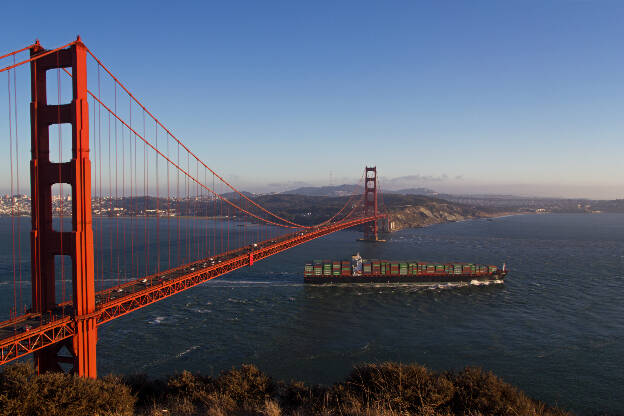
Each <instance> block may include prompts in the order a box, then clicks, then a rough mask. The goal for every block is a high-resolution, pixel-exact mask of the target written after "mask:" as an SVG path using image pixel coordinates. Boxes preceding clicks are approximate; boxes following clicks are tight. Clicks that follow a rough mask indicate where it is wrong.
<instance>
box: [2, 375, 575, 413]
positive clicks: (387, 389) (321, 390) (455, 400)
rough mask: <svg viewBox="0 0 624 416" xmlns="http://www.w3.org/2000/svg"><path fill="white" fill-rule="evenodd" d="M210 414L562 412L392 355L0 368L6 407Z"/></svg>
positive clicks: (496, 385) (487, 378) (497, 383)
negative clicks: (313, 368) (347, 362)
mask: <svg viewBox="0 0 624 416" xmlns="http://www.w3.org/2000/svg"><path fill="white" fill-rule="evenodd" d="M133 414H135V415H146V416H147V415H149V416H164V415H184V416H191V415H208V416H227V415H237V416H248V415H249V416H251V415H254V416H255V415H263V416H282V415H298V416H307V415H327V416H332V415H340V416H360V415H365V416H399V415H421V416H452V415H461V416H506V415H510V416H511V415H521V416H564V415H570V414H569V413H567V412H564V411H562V410H560V409H557V408H551V407H549V406H547V405H545V404H544V403H540V402H538V401H535V400H533V399H531V398H529V397H527V396H526V395H525V394H524V393H523V392H521V391H520V390H518V389H516V388H515V387H513V386H511V385H510V384H507V383H505V382H504V381H502V380H501V379H500V378H498V377H496V376H495V375H494V374H492V373H490V372H485V371H483V370H481V369H478V368H472V367H469V368H466V369H464V370H462V371H459V372H446V373H436V372H433V371H430V370H428V369H427V368H425V367H423V366H419V365H404V364H397V363H381V364H364V365H359V366H356V367H355V368H354V369H353V371H352V372H351V373H350V374H349V375H348V376H347V378H346V379H345V381H343V382H340V383H336V384H334V385H333V386H329V387H327V386H313V387H310V386H306V385H305V384H303V383H301V382H294V381H293V382H289V383H285V382H275V381H273V380H272V379H271V378H270V377H268V376H267V375H265V374H264V373H262V372H261V371H260V370H258V368H256V367H255V366H253V365H244V366H242V367H240V368H237V369H232V370H228V371H224V372H222V373H221V374H220V375H219V376H218V377H216V378H213V377H206V376H202V375H199V374H192V373H190V372H188V371H183V372H182V373H180V374H177V375H175V376H172V377H169V378H168V379H167V380H166V381H161V380H150V379H148V378H147V377H145V376H129V377H125V378H123V379H119V378H115V377H104V378H102V379H99V380H85V379H80V378H75V377H72V376H68V375H65V374H43V375H35V374H34V372H33V369H32V367H31V366H28V365H25V364H16V365H13V366H8V367H6V368H5V369H4V372H2V373H0V416H4V415H16V416H21V415H53V416H54V415H69V416H72V415H120V416H121V415H133Z"/></svg>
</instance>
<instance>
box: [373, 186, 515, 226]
mask: <svg viewBox="0 0 624 416" xmlns="http://www.w3.org/2000/svg"><path fill="white" fill-rule="evenodd" d="M387 199H389V201H388V202H386V203H385V206H386V209H387V212H388V219H387V224H386V225H385V228H386V229H385V231H390V232H394V231H399V230H403V229H405V228H418V227H426V226H428V225H433V224H440V223H445V222H456V221H464V220H467V219H474V218H489V217H496V216H501V215H506V214H508V212H505V211H502V210H493V209H491V210H488V209H483V208H477V207H474V206H469V205H463V204H457V203H452V202H448V201H444V200H441V199H434V198H427V197H414V196H408V195H395V196H390V197H389V198H387Z"/></svg>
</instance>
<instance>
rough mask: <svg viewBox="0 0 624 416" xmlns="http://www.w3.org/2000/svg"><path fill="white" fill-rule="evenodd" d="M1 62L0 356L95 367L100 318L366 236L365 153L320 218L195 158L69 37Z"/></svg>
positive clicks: (371, 173) (370, 215)
mask: <svg viewBox="0 0 624 416" xmlns="http://www.w3.org/2000/svg"><path fill="white" fill-rule="evenodd" d="M0 73H2V74H3V75H5V76H6V80H7V83H6V85H7V88H6V97H5V98H4V100H3V102H2V103H0V105H2V106H6V109H5V110H4V114H6V115H7V116H6V119H5V123H3V124H6V125H5V126H3V129H4V130H3V134H6V135H7V140H8V142H9V145H8V146H5V149H6V148H7V147H8V155H7V154H5V155H4V157H6V158H7V160H6V162H7V163H6V164H5V165H4V167H3V168H5V169H6V168H9V169H10V174H8V173H6V172H5V175H4V180H5V181H9V180H10V185H9V184H6V187H7V188H10V190H9V194H8V198H7V200H8V201H9V207H8V210H7V212H5V213H4V214H5V215H6V216H7V217H9V218H10V229H11V237H10V238H11V241H10V244H9V247H10V251H11V252H10V253H6V254H7V255H8V256H10V258H11V260H12V261H11V265H12V267H11V270H10V272H9V274H11V275H12V276H11V279H12V282H13V290H12V293H9V290H8V289H7V290H5V289H3V291H5V292H6V293H5V294H6V295H7V296H10V297H11V303H12V308H11V312H10V317H9V319H8V320H5V321H3V322H0V365H3V364H6V363H8V362H11V361H13V360H16V359H19V358H21V357H25V356H27V355H29V354H33V357H34V364H35V367H36V369H37V371H39V372H45V371H63V370H65V371H70V372H73V373H74V374H77V375H79V376H83V377H92V378H94V377H96V376H97V369H96V345H97V342H98V336H97V328H98V326H99V325H102V324H105V323H107V322H109V321H111V320H113V319H116V318H119V317H121V316H123V315H125V314H128V313H130V312H132V311H135V310H137V309H139V308H142V307H144V306H147V305H150V304H152V303H155V302H158V301H160V300H162V299H165V298H167V297H169V296H172V295H175V294H176V293H179V292H181V291H184V290H187V289H189V288H192V287H193V286H196V285H199V284H201V283H204V282H206V281H208V280H211V279H214V278H216V277H219V276H222V275H224V274H226V273H229V272H232V271H234V270H237V269H240V268H242V267H246V266H252V265H253V263H254V262H256V261H259V260H262V259H265V258H267V257H270V256H272V255H274V254H277V253H280V252H283V251H285V250H288V249H290V248H292V247H295V246H298V245H300V244H303V243H305V242H308V241H310V240H313V239H316V238H319V237H323V236H326V235H328V234H331V233H334V232H336V231H340V230H344V229H346V228H350V227H355V226H361V227H362V228H363V231H364V237H365V239H366V240H370V241H376V240H377V233H378V225H377V224H378V221H379V220H380V219H382V218H383V217H384V214H383V213H381V212H380V210H379V208H378V195H380V193H379V192H378V182H377V171H376V168H374V167H367V168H366V169H365V171H364V174H363V181H362V184H361V185H362V186H361V189H362V192H355V193H354V194H353V195H351V196H350V197H349V198H348V199H347V201H346V202H345V204H344V206H342V208H341V209H340V210H338V211H337V212H336V213H335V214H334V215H333V216H332V217H331V218H328V219H327V220H325V221H323V222H321V223H319V224H316V225H307V224H300V223H297V222H295V221H292V220H289V219H287V218H285V215H278V214H276V213H275V212H273V211H271V210H269V209H267V208H266V207H264V206H263V205H261V204H260V203H258V202H257V201H255V200H254V198H252V197H250V196H248V195H246V194H245V193H243V192H240V191H239V190H238V189H236V188H235V187H234V186H232V185H231V184H230V183H229V182H228V181H226V180H225V179H224V178H223V177H222V176H220V175H219V174H217V173H216V172H215V171H214V170H212V169H211V168H210V167H208V165H206V163H204V162H203V161H202V160H201V159H200V158H199V157H198V156H197V155H196V154H195V153H193V152H192V151H191V150H190V149H189V148H188V147H187V146H185V145H184V144H183V143H182V142H181V141H180V140H179V139H178V138H177V137H176V135H174V133H173V132H172V131H171V130H169V129H168V128H167V127H165V125H164V124H163V123H162V122H161V121H160V120H159V119H158V118H157V117H155V116H154V115H153V114H152V113H151V112H150V111H149V110H148V109H147V108H146V106H144V105H143V104H142V103H141V101H139V100H138V99H137V98H136V97H135V96H134V95H133V94H132V93H131V92H130V90H129V89H128V88H127V87H126V86H125V85H124V84H123V83H122V82H121V81H119V79H118V78H117V77H116V76H115V75H113V73H112V72H111V70H110V69H109V68H108V67H107V66H105V65H104V64H103V63H102V62H101V61H100V60H99V59H98V58H97V57H96V55H95V54H94V53H93V52H92V51H91V50H90V49H89V48H87V47H86V46H85V44H84V43H83V42H82V41H81V39H80V37H78V38H77V40H75V41H73V42H71V43H68V44H66V45H63V46H61V47H58V48H55V49H49V50H47V49H44V48H43V47H42V46H41V45H40V44H39V42H38V41H37V42H35V43H34V44H32V45H28V46H26V47H24V48H21V49H18V50H15V51H13V52H10V53H7V54H5V55H2V56H0ZM0 98H1V97H0ZM28 101H29V102H30V109H29V111H26V102H28ZM28 115H29V122H28ZM28 135H30V138H31V143H30V165H29V170H28V171H26V167H25V163H24V162H25V160H26V158H27V157H28V155H24V154H22V153H20V149H21V152H24V149H26V148H27V146H24V144H23V143H20V138H22V137H24V136H28ZM28 190H30V206H29V207H28V206H26V205H28V204H27V203H26V202H24V201H25V198H22V197H20V195H23V194H24V193H25V192H27V191H28ZM226 195H228V196H226ZM229 195H233V196H232V197H229ZM25 215H28V216H29V217H30V222H31V226H30V236H29V238H27V237H24V236H23V235H22V234H23V233H21V232H20V231H21V230H23V229H24V228H25V224H24V222H28V219H27V218H24V216H25ZM239 227H241V228H242V232H241V230H240V228H239ZM245 227H247V228H245ZM27 240H28V241H27ZM28 246H29V247H30V255H25V254H24V251H25V250H26V248H27V247H28ZM29 278H30V285H29V287H30V294H28V293H25V292H27V290H26V288H25V287H24V286H26V287H28V285H25V284H24V282H26V281H28V279H29ZM3 287H9V285H6V286H3ZM28 298H29V299H28ZM28 300H30V303H29V302H28ZM100 341H102V342H105V341H106V340H100Z"/></svg>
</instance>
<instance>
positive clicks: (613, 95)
mask: <svg viewBox="0 0 624 416" xmlns="http://www.w3.org/2000/svg"><path fill="white" fill-rule="evenodd" d="M16 3H18V2H10V4H7V5H4V6H3V14H4V15H5V16H6V17H8V19H7V18H5V19H3V24H2V29H1V31H2V44H3V47H2V51H9V50H12V49H15V48H17V47H20V46H24V45H26V44H28V43H30V42H31V41H32V40H34V39H35V38H39V39H40V41H41V42H42V44H43V45H44V46H46V47H55V46H58V45H61V44H64V43H67V42H69V41H71V40H73V39H74V38H75V36H76V34H80V35H81V36H82V38H83V40H84V42H85V43H86V44H87V45H88V46H89V48H90V49H91V50H93V51H94V53H96V54H97V55H98V56H99V57H100V58H101V59H102V60H103V62H104V63H105V64H107V65H108V66H109V67H110V68H111V69H112V70H113V72H114V73H115V74H116V75H117V76H118V77H119V78H120V79H121V80H122V81H123V82H125V83H126V84H127V85H128V86H129V87H130V89H131V90H132V91H133V92H134V93H135V94H136V95H137V96H138V97H140V98H141V99H142V101H143V102H144V103H146V104H147V105H148V107H149V108H150V109H151V110H152V112H153V113H155V114H156V115H157V116H158V117H159V118H160V119H161V120H163V121H164V122H165V124H166V125H168V127H169V128H170V129H172V130H173V131H174V132H175V133H177V135H178V136H179V137H180V138H181V139H182V140H183V141H184V142H186V143H187V144H188V145H189V147H191V149H193V150H194V151H195V152H196V153H198V154H199V155H200V156H201V158H202V159H203V160H204V161H206V162H207V163H208V164H209V165H210V166H211V167H213V168H214V169H216V170H217V171H219V172H221V173H223V174H224V175H225V176H226V178H229V179H231V180H232V182H233V183H234V184H236V185H239V186H240V187H242V188H245V189H251V190H258V191H266V190H278V189H285V188H288V187H292V186H296V185H298V184H300V183H310V184H316V185H318V184H328V183H329V178H330V172H331V175H332V177H333V182H334V183H340V182H353V181H355V180H356V179H357V178H359V176H360V174H361V171H362V169H363V167H364V165H365V164H376V165H377V166H378V168H379V171H380V175H381V176H382V178H383V179H384V181H385V182H386V186H388V187H395V188H400V187H411V186H427V187H430V188H433V189H436V190H439V191H450V192H461V193H484V192H497V193H500V192H504V193H516V194H525V195H527V194H531V195H555V196H588V197H597V198H616V197H619V198H622V197H624V175H623V174H622V162H621V161H622V159H623V156H624V140H623V139H624V137H623V136H624V52H622V40H623V39H624V24H622V22H624V2H619V1H571V0H566V1H564V0H558V1H555V0H551V1H478V0H477V1H465V2H460V1H427V2H418V1H405V2H401V1H392V2H367V1H313V2H312V1H310V2H295V1H282V2H276V1H249V2H246V1H228V2H184V1H177V2H138V1H136V2H135V1H125V2H115V1H109V2H105V3H91V2H80V3H79V2H69V1H68V2H63V3H53V2H39V4H37V3H38V2H28V3H25V4H26V5H25V6H20V5H18V4H16ZM33 6H34V7H33Z"/></svg>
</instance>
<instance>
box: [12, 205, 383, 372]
mask: <svg viewBox="0 0 624 416" xmlns="http://www.w3.org/2000/svg"><path fill="white" fill-rule="evenodd" d="M381 217H382V216H377V217H364V218H356V219H352V220H348V221H344V222H339V223H335V224H330V225H327V226H325V227H321V228H313V229H310V230H307V231H299V232H296V233H291V234H286V235H283V236H280V237H278V238H273V239H270V240H265V241H261V242H259V243H256V246H253V245H250V246H245V247H242V248H239V249H236V250H232V251H228V252H225V253H222V254H220V255H217V256H213V257H211V258H205V259H202V260H199V261H195V262H192V263H189V264H186V265H183V266H180V267H176V268H173V269H169V270H166V271H163V272H160V273H157V274H154V275H151V276H147V277H144V278H140V279H136V280H133V281H130V282H127V283H124V284H121V285H118V286H114V287H112V288H109V289H105V290H102V291H100V292H97V293H96V296H95V301H96V311H95V312H94V313H93V314H91V315H89V316H81V317H79V319H88V318H95V319H96V322H97V325H101V324H103V323H106V322H108V321H111V320H113V319H115V318H118V317H120V316H123V315H125V314H127V313H129V312H132V311H134V310H137V309H139V308H142V307H144V306H147V305H150V304H152V303H155V302H158V301H159V300H162V299H164V298H166V297H169V296H171V295H174V294H176V293H179V292H181V291H184V290H186V289H189V288H191V287H193V286H196V285H198V284H201V283H203V282H206V281H208V280H211V279H214V278H216V277H218V276H222V275H224V274H227V273H229V272H231V271H233V270H236V269H239V268H241V267H245V266H250V265H251V264H253V262H255V261H258V260H262V259H265V258H267V257H270V256H272V255H274V254H277V253H280V252H282V251H285V250H288V249H289V248H292V247H295V246H297V245H300V244H303V243H305V242H307V241H310V240H314V239H316V238H319V237H323V236H325V235H328V234H331V233H334V232H336V231H340V230H344V229H346V228H350V227H353V226H356V225H360V224H363V223H366V222H369V221H373V220H376V219H379V218H381ZM72 310H73V308H72V305H71V302H65V303H63V304H60V305H58V306H57V307H56V308H55V309H54V310H52V311H50V312H49V313H47V314H43V315H42V314H39V313H28V314H25V315H22V316H18V317H16V318H14V319H11V320H8V321H4V322H0V365H2V364H5V363H7V362H9V361H12V360H15V359H17V358H19V357H23V356H25V355H27V354H30V353H32V352H34V351H37V350H39V349H41V348H44V347H46V346H48V345H51V344H55V343H57V342H60V341H62V340H64V339H67V338H69V337H71V336H72V335H74V332H75V326H76V318H75V317H74V316H72Z"/></svg>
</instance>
